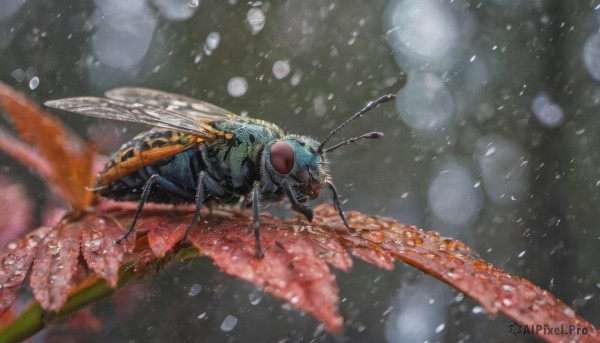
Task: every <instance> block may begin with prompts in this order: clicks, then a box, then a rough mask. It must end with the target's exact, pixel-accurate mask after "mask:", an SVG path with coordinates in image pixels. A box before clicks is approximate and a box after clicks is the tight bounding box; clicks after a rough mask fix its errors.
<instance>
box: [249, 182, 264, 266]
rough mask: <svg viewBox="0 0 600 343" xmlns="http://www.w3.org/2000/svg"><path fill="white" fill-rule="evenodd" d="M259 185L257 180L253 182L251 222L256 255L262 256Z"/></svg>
mask: <svg viewBox="0 0 600 343" xmlns="http://www.w3.org/2000/svg"><path fill="white" fill-rule="evenodd" d="M259 189H260V186H259V183H258V182H255V183H254V189H253V190H252V222H253V224H254V239H255V240H256V256H257V257H258V258H263V256H265V255H264V254H263V251H262V248H261V246H260V213H259V212H260V204H259V203H258V192H259Z"/></svg>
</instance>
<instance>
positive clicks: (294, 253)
mask: <svg viewBox="0 0 600 343" xmlns="http://www.w3.org/2000/svg"><path fill="white" fill-rule="evenodd" d="M215 224H216V225H215ZM261 226H262V228H263V229H262V230H261V240H262V246H263V251H264V254H265V256H264V258H262V259H260V258H257V257H256V256H255V255H256V247H255V243H254V232H253V231H252V230H246V228H250V227H252V222H251V221H250V220H247V221H243V222H218V223H214V222H211V223H210V224H203V225H202V228H199V229H196V230H193V231H192V233H191V237H190V238H191V240H192V242H193V244H194V245H195V246H196V247H197V248H198V249H199V250H200V252H201V253H202V254H205V255H207V256H209V257H210V258H212V259H213V260H214V262H215V264H216V265H217V266H218V267H219V268H221V269H222V270H223V271H224V272H226V273H228V274H230V275H234V276H237V277H239V278H241V279H243V280H246V281H249V282H252V283H254V284H256V285H258V286H260V287H264V288H265V290H266V291H268V292H270V293H273V294H274V295H275V296H277V297H280V298H282V299H285V300H286V301H287V302H289V303H290V304H292V305H294V306H296V307H298V308H301V309H303V310H305V311H307V312H308V313H310V314H312V315H313V316H315V318H317V319H318V320H319V321H321V322H323V323H325V325H326V327H327V329H328V330H329V331H332V332H339V331H341V329H342V323H343V320H342V317H341V316H340V314H339V312H338V304H339V296H338V287H337V284H336V282H335V276H333V274H332V273H331V272H330V270H329V267H328V266H327V263H326V262H325V260H324V259H321V258H320V256H322V255H327V253H329V252H328V251H326V250H324V249H323V248H324V247H323V245H321V244H319V243H318V241H317V240H314V239H311V238H310V237H309V236H307V235H306V231H299V232H294V231H293V230H290V229H291V228H290V226H289V225H286V224H285V223H282V222H280V221H276V220H273V219H272V218H268V217H263V218H262V224H261ZM330 243H331V242H330ZM333 244H335V243H333ZM336 250H338V251H340V252H341V251H343V250H342V249H341V246H339V249H336ZM334 251H335V250H334ZM340 258H341V260H342V261H343V260H344V257H337V258H332V259H330V260H331V261H336V262H335V263H336V264H337V265H340V266H344V267H347V266H348V263H342V262H340Z"/></svg>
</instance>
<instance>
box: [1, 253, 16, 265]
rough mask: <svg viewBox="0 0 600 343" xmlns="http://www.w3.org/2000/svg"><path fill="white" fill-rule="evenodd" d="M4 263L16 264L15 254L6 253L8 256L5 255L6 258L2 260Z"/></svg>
mask: <svg viewBox="0 0 600 343" xmlns="http://www.w3.org/2000/svg"><path fill="white" fill-rule="evenodd" d="M2 263H3V264H4V265H5V266H7V267H8V266H12V265H13V264H15V255H13V254H8V255H6V257H4V260H3V261H2Z"/></svg>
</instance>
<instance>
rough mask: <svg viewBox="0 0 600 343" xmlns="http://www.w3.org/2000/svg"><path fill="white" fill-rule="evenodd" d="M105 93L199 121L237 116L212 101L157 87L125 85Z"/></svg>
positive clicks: (111, 96)
mask: <svg viewBox="0 0 600 343" xmlns="http://www.w3.org/2000/svg"><path fill="white" fill-rule="evenodd" d="M105 94H106V96H107V97H108V98H111V99H115V100H121V101H126V102H132V103H141V104H146V105H151V106H156V107H160V108H164V109H167V110H170V111H175V112H178V113H182V114H186V115H187V116H188V117H189V118H190V119H192V120H197V121H202V120H216V119H222V118H223V117H230V118H231V117H237V115H235V114H233V113H231V112H230V111H228V110H226V109H224V108H221V107H219V106H216V105H213V104H211V103H208V102H205V101H201V100H198V99H194V98H190V97H187V96H183V95H178V94H173V93H167V92H163V91H158V90H155V89H149V88H139V87H123V88H115V89H111V90H109V91H107V92H106V93H105Z"/></svg>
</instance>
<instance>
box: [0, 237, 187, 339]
mask: <svg viewBox="0 0 600 343" xmlns="http://www.w3.org/2000/svg"><path fill="white" fill-rule="evenodd" d="M197 255H198V251H197V250H196V249H195V248H193V247H186V248H183V249H180V250H179V251H178V252H177V253H175V254H171V255H167V256H166V257H164V258H162V259H159V260H156V261H154V262H153V263H152V264H150V265H148V268H146V269H145V270H138V271H135V268H134V264H135V262H128V263H126V264H124V265H123V266H122V267H121V268H120V269H119V282H118V284H117V287H116V288H110V287H109V286H108V285H107V284H106V281H104V280H103V279H98V280H97V281H96V282H93V283H91V284H89V285H88V286H85V287H82V288H80V289H78V290H77V292H76V293H73V294H71V295H70V296H69V299H68V300H67V302H66V303H65V305H64V306H63V308H62V309H61V310H60V311H58V312H50V311H45V310H43V309H42V308H41V306H40V304H39V303H38V302H34V303H32V304H31V305H30V306H29V307H28V308H27V309H26V310H25V311H23V313H21V314H20V315H19V317H17V318H16V319H15V320H13V321H12V322H11V323H9V324H8V325H7V326H6V327H5V328H4V329H3V330H2V331H0V342H21V341H23V340H25V339H27V338H29V337H31V336H33V335H34V334H36V333H37V332H39V331H41V330H42V329H43V328H44V327H45V326H46V325H47V324H49V323H50V322H52V321H54V320H56V319H59V318H62V317H66V316H68V315H70V314H71V313H73V312H75V311H77V310H79V309H81V308H83V307H85V306H87V305H89V304H91V303H93V302H95V301H97V300H100V299H102V298H105V297H107V296H109V295H111V294H112V293H113V292H114V291H115V290H117V289H119V288H121V287H123V286H125V285H127V284H128V283H130V282H132V281H135V280H138V279H141V278H143V277H144V276H146V275H148V274H149V273H148V272H150V271H153V270H156V267H157V266H163V265H164V263H165V262H170V261H178V260H181V259H186V258H190V257H194V256H197Z"/></svg>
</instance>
